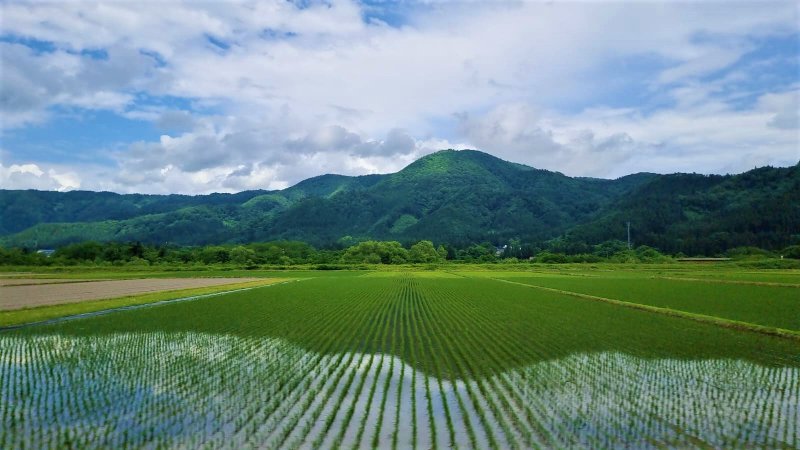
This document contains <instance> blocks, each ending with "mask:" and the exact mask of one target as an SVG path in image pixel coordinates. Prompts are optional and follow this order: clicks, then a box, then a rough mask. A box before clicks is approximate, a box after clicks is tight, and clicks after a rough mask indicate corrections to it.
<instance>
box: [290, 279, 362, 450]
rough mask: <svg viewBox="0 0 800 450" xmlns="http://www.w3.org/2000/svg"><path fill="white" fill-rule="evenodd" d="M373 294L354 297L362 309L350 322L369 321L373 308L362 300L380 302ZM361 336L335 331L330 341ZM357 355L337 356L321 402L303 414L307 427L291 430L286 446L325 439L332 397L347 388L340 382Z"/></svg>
mask: <svg viewBox="0 0 800 450" xmlns="http://www.w3.org/2000/svg"><path fill="white" fill-rule="evenodd" d="M373 294H374V293H370V292H364V293H363V295H362V296H361V297H357V298H355V299H353V303H354V304H356V305H358V306H359V308H358V309H357V311H358V312H357V313H356V314H353V316H352V317H350V318H349V323H351V324H357V323H359V321H362V320H366V319H367V318H368V317H369V315H370V311H369V309H368V308H366V307H365V304H364V303H362V302H366V303H367V305H368V304H369V302H376V301H377V299H376V297H375V296H374V295H373ZM355 328H356V327H355V326H352V327H351V328H350V329H351V330H352V329H355ZM360 339H361V337H360V336H357V335H356V333H354V332H352V333H350V336H336V335H333V334H331V336H329V340H330V342H331V343H336V344H339V343H340V342H341V341H344V342H345V343H346V344H347V346H352V345H354V344H355V343H356V342H358V341H359V340H360ZM355 356H356V355H355V353H354V352H349V353H339V355H338V356H337V362H336V363H335V366H334V367H335V370H334V371H333V372H332V373H328V374H327V375H326V378H327V379H328V382H327V383H326V384H325V385H324V386H323V390H322V392H323V394H322V396H319V397H318V400H319V401H315V402H314V403H313V404H311V405H309V408H307V409H306V414H304V415H303V418H304V420H303V426H302V427H298V428H297V429H296V430H295V431H296V432H293V433H291V435H290V436H289V437H290V440H287V441H285V442H286V443H285V444H282V445H281V446H282V447H286V448H299V447H300V446H302V445H303V444H304V443H305V441H306V440H307V439H309V438H311V436H320V435H321V436H323V438H324V433H323V432H322V429H323V428H325V427H326V426H328V427H329V423H328V420H332V417H331V415H332V414H334V413H335V410H333V404H332V403H331V402H330V399H331V398H332V396H333V395H335V394H336V393H337V392H339V391H341V390H342V389H343V387H344V385H343V384H341V383H340V381H341V380H342V377H344V375H345V374H346V373H347V372H348V369H349V368H351V365H352V364H353V361H354V357H355ZM325 412H327V416H326V419H325V420H323V421H321V422H318V419H319V418H320V416H321V415H322V414H323V413H325ZM295 426H296V425H295ZM316 439H318V438H315V441H313V442H308V443H305V445H306V446H310V445H313V444H314V443H315V442H316ZM316 445H319V442H316Z"/></svg>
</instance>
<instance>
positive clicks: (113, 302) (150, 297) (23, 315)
mask: <svg viewBox="0 0 800 450" xmlns="http://www.w3.org/2000/svg"><path fill="white" fill-rule="evenodd" d="M284 281H289V280H288V279H285V278H266V279H264V280H256V281H247V282H244V283H231V284H223V285H218V286H206V287H200V288H189V289H178V290H170V291H161V292H149V293H147V294H137V295H127V296H124V297H116V298H108V299H102V300H88V301H85V302H76V303H63V304H60V305H47V306H37V307H34V308H23V309H14V310H11V311H3V312H2V313H0V328H2V327H8V326H15V325H23V324H28V323H34V322H43V321H46V320H50V319H57V318H59V317H65V316H74V315H78V314H85V313H91V312H96V311H102V310H106V309H113V308H120V307H124V306H134V305H144V304H147V303H156V302H161V301H165V300H174V299H178V298H183V297H190V296H196V295H207V294H216V293H221V292H226V291H233V290H237V289H246V288H254V287H260V286H267V285H270V284H275V283H279V282H284Z"/></svg>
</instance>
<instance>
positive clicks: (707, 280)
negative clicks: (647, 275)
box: [652, 276, 800, 288]
mask: <svg viewBox="0 0 800 450" xmlns="http://www.w3.org/2000/svg"><path fill="white" fill-rule="evenodd" d="M652 278H654V279H661V280H673V281H698V282H700V283H716V284H744V285H750V286H775V287H794V288H800V284H798V283H779V282H777V281H748V280H726V279H719V278H689V277H664V276H660V277H652Z"/></svg>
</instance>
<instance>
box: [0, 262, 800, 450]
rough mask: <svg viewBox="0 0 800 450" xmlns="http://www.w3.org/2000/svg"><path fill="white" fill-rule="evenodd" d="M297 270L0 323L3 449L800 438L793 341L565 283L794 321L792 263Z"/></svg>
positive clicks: (703, 309)
mask: <svg viewBox="0 0 800 450" xmlns="http://www.w3.org/2000/svg"><path fill="white" fill-rule="evenodd" d="M95 275H96V274H95ZM292 275H293V276H295V279H297V281H296V282H293V283H286V284H279V285H273V286H267V287H260V288H256V289H250V290H247V291H241V292H235V293H230V294H225V295H220V296H216V297H207V298H199V299H196V300H192V301H186V302H178V303H170V304H162V305H158V306H154V307H148V308H141V309H136V310H129V311H123V312H118V313H114V314H108V315H105V316H98V317H91V318H84V319H76V320H68V321H64V322H60V323H56V324H49V325H38V326H31V327H27V328H22V329H17V330H9V331H4V332H0V448H22V447H25V448H49V447H65V446H72V447H80V448H84V447H117V448H118V447H141V446H148V447H159V446H166V447H190V448H196V447H204V448H243V447H268V448H278V447H280V448H409V447H416V448H448V447H457V448H550V447H587V448H607V447H621V446H629V447H636V448H646V447H663V446H672V447H772V448H781V447H789V448H796V447H797V446H798V445H800V426H798V424H800V406H798V405H799V404H800V401H799V400H800V340H798V339H793V338H791V337H776V336H772V335H769V334H762V333H757V332H752V331H747V330H741V329H733V328H727V327H724V326H719V325H716V324H710V323H704V322H700V321H693V320H686V319H684V318H681V317H674V316H670V315H666V314H659V313H655V312H651V311H642V310H637V309H632V308H625V307H620V306H618V305H615V304H609V303H606V302H602V301H594V300H591V299H589V298H582V297H578V296H575V295H570V294H569V293H570V292H574V293H578V294H590V295H595V296H601V297H608V298H612V299H615V300H620V301H625V302H640V303H647V304H652V305H659V306H669V307H672V308H676V309H680V310H681V311H688V312H693V313H698V314H700V313H702V314H704V315H708V316H713V317H718V318H720V319H723V320H728V319H730V320H737V321H742V322H747V323H753V324H757V325H761V326H769V327H776V328H782V329H786V330H789V331H792V330H798V329H799V328H800V327H798V326H796V324H795V322H794V321H793V320H796V318H797V317H798V316H800V314H798V312H800V303H798V301H800V300H798V295H795V294H796V293H798V292H800V289H798V288H796V287H793V286H791V285H792V284H794V283H795V282H796V278H793V277H786V281H785V282H782V284H787V286H773V285H768V284H758V283H759V279H758V274H751V275H752V276H750V275H748V276H746V277H740V276H738V275H737V274H729V275H725V274H724V273H719V274H704V273H695V274H692V273H689V274H675V273H673V274H669V276H667V275H664V274H661V275H658V276H654V275H653V274H650V273H649V274H642V273H638V272H624V271H616V272H615V271H610V272H602V271H593V272H588V271H586V272H580V273H569V274H565V273H552V272H546V273H532V272H530V271H527V272H517V273H512V272H508V273H500V272H469V271H463V272H451V273H445V272H419V271H411V270H408V271H404V272H403V271H399V272H360V273H359V272H342V273H337V274H319V273H313V272H308V273H297V274H292ZM764 275H765V280H766V279H768V280H770V282H771V281H772V280H773V279H774V278H777V277H778V275H775V274H764ZM284 276H286V275H284ZM671 278H682V279H681V280H678V279H671ZM686 278H694V279H696V280H686ZM587 280H588V281H587ZM709 280H710V281H709ZM508 281H512V282H513V283H509V282H508ZM728 281H742V282H744V283H745V284H735V283H728ZM766 282H767V281H764V283H766ZM537 284H538V285H540V286H539V287H547V288H549V289H551V290H544V289H539V288H537V287H531V286H532V285H537ZM552 289H557V290H559V291H564V292H556V291H553V290H552ZM693 292H694V295H693ZM726 298H728V299H731V301H730V302H727V303H726V302H725V299H726ZM759 311H761V314H759ZM793 313H794V314H793Z"/></svg>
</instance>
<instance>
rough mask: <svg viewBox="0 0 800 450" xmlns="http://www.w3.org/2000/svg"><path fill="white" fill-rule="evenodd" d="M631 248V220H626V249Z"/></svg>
mask: <svg viewBox="0 0 800 450" xmlns="http://www.w3.org/2000/svg"><path fill="white" fill-rule="evenodd" d="M630 249H631V222H630V221H628V250H630Z"/></svg>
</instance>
